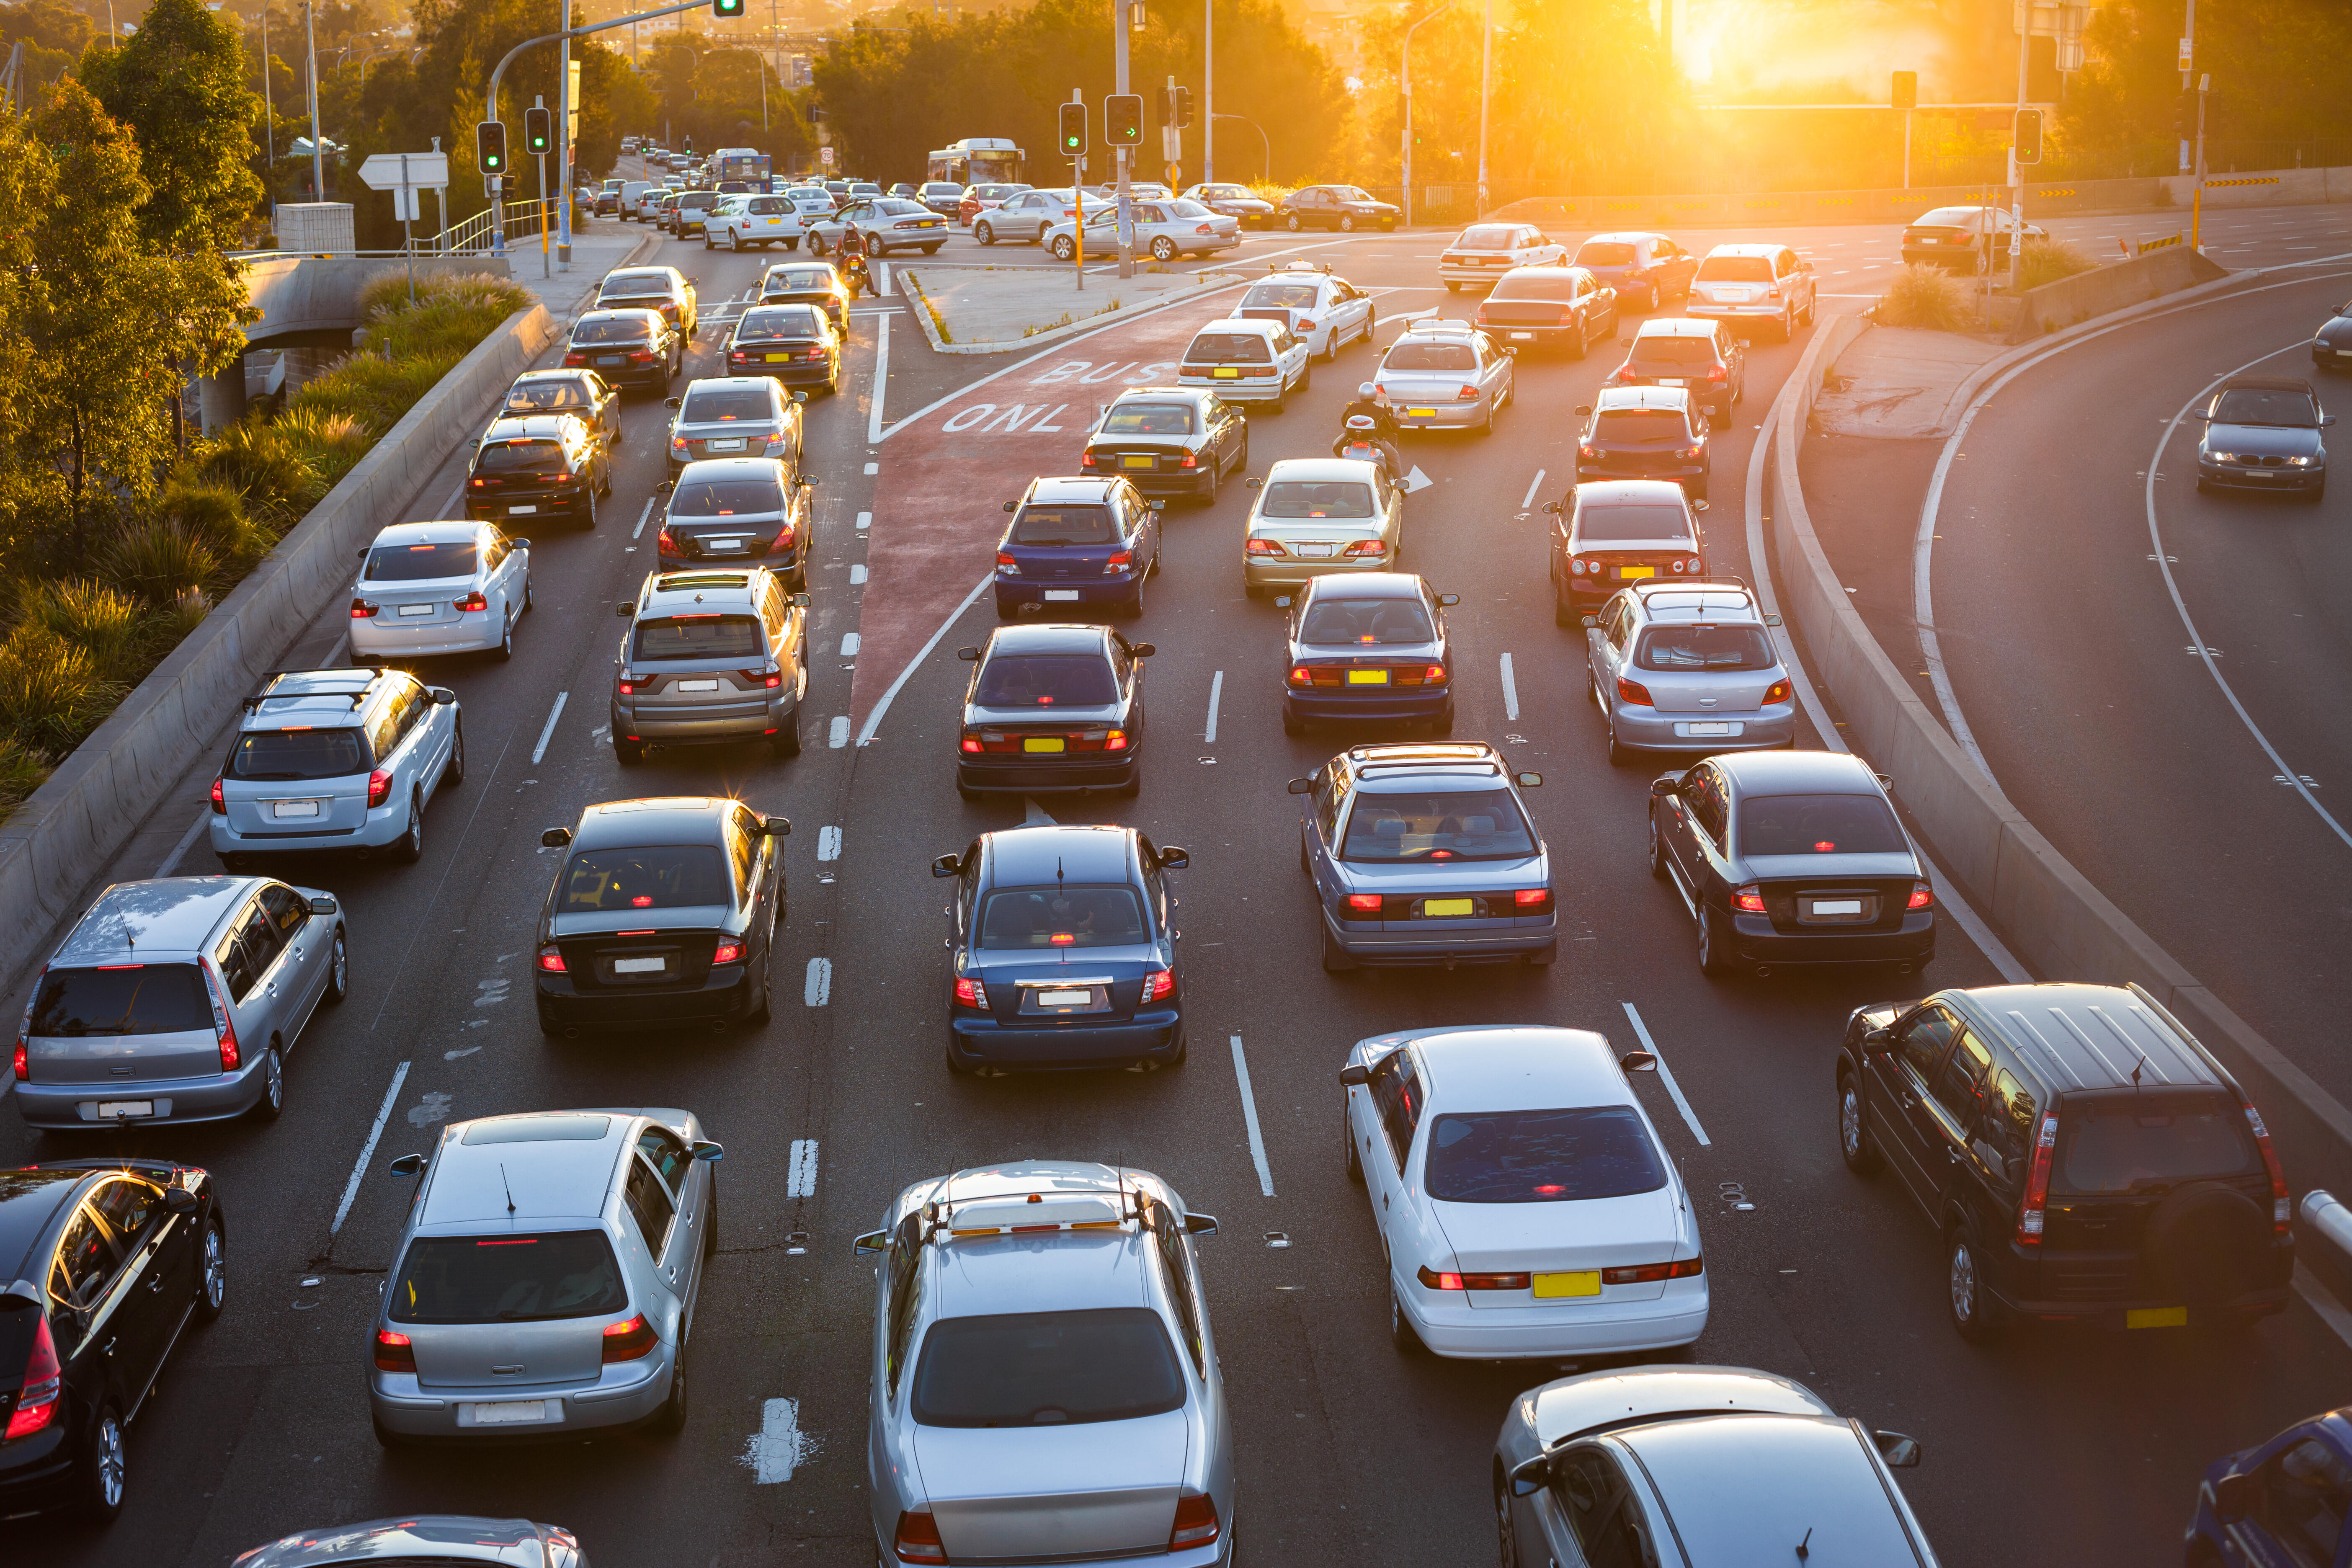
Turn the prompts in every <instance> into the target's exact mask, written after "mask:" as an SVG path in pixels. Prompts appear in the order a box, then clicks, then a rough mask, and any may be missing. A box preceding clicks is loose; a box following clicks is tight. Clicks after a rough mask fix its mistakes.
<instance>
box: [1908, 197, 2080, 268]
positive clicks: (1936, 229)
mask: <svg viewBox="0 0 2352 1568" xmlns="http://www.w3.org/2000/svg"><path fill="white" fill-rule="evenodd" d="M2018 232H2019V231H2018V225H2017V219H2016V218H2014V217H2012V216H2010V213H2009V211H2008V209H2007V208H2005V207H1992V206H1973V207H1937V209H1936V210H1935V211H1933V212H1927V213H1922V214H1920V215H1919V216H1917V217H1916V218H1913V219H1912V220H1911V221H1910V222H1909V223H1908V224H1906V225H1905V226H1904V228H1903V262H1904V265H1905V266H1906V267H1908V266H1916V265H1917V264H1919V263H1922V262H1924V263H1926V264H1927V265H1928V266H1931V267H1942V268H1948V269H1949V270H1952V271H1958V272H1968V273H1981V272H1985V271H1988V270H1990V271H1993V272H1999V271H2001V270H2003V269H2004V268H2007V267H2008V266H2009V248H2010V245H2011V241H2013V240H2014V239H2015V238H2016V237H2017V235H2018ZM2024 234H2025V237H2026V238H2028V239H2043V238H2047V237H2048V236H2047V235H2046V233H2045V232H2044V231H2043V230H2042V228H2041V226H2038V225H2035V224H2030V223H2029V224H2027V225H2026V226H2025V228H2024ZM1987 235H1990V236H1991V244H1990V256H1988V247H1987V245H1986V236H1987Z"/></svg>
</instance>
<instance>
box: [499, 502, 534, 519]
mask: <svg viewBox="0 0 2352 1568" xmlns="http://www.w3.org/2000/svg"><path fill="white" fill-rule="evenodd" d="M537 510H539V507H538V505H537V504H536V503H534V504H532V505H530V506H510V507H509V508H507V515H508V516H509V517H528V516H530V514H531V513H532V512H535V511H537Z"/></svg>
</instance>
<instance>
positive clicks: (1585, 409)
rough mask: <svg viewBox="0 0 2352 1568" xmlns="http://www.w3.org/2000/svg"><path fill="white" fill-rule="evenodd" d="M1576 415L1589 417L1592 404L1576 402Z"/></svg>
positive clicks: (1582, 417)
mask: <svg viewBox="0 0 2352 1568" xmlns="http://www.w3.org/2000/svg"><path fill="white" fill-rule="evenodd" d="M1576 416H1577V417H1578V418H1580V419H1590V418H1591V417H1592V405H1591V404H1590V403H1580V404H1578V405H1576Z"/></svg>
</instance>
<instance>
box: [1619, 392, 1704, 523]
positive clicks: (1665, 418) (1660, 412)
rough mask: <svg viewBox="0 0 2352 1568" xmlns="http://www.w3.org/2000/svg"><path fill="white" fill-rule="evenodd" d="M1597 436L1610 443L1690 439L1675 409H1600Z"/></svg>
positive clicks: (1684, 420)
mask: <svg viewBox="0 0 2352 1568" xmlns="http://www.w3.org/2000/svg"><path fill="white" fill-rule="evenodd" d="M1601 434H1602V435H1603V436H1606V437H1608V438H1609V439H1611V440H1612V441H1664V440H1666V439H1667V438H1669V437H1675V438H1684V437H1688V436H1689V435H1690V420H1689V418H1688V416H1685V414H1684V413H1683V411H1682V410H1681V409H1679V408H1604V409H1602V410H1601ZM1659 510H1664V508H1663V507H1662V508H1660V509H1659Z"/></svg>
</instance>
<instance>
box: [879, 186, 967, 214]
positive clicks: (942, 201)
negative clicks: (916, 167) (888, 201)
mask: <svg viewBox="0 0 2352 1568" xmlns="http://www.w3.org/2000/svg"><path fill="white" fill-rule="evenodd" d="M890 194H891V195H894V196H896V195H907V196H912V197H913V198H914V199H915V200H916V201H919V202H920V203H922V204H923V205H925V206H927V207H929V208H930V209H931V210H932V211H933V212H935V213H937V214H939V215H940V216H941V217H953V216H956V214H957V213H958V212H960V211H961V209H962V207H963V187H962V186H961V185H959V184H956V183H955V182H954V181H953V180H927V181H925V182H924V183H923V187H922V189H921V190H919V191H915V190H896V189H894V190H893V191H891V193H890Z"/></svg>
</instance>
